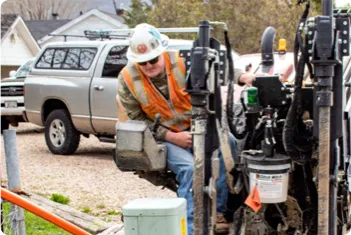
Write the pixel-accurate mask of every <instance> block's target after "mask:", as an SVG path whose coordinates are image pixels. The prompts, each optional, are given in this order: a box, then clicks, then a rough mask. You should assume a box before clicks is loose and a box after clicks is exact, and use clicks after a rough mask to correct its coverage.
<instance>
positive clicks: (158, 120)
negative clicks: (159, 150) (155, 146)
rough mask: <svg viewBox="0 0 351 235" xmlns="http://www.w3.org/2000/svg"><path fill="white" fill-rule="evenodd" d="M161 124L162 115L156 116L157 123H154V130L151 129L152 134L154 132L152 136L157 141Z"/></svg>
mask: <svg viewBox="0 0 351 235" xmlns="http://www.w3.org/2000/svg"><path fill="white" fill-rule="evenodd" d="M160 124H161V114H159V113H158V114H156V118H155V121H154V123H153V125H152V129H151V132H152V136H153V137H154V138H155V139H157V138H156V135H157V129H158V127H159V126H160Z"/></svg>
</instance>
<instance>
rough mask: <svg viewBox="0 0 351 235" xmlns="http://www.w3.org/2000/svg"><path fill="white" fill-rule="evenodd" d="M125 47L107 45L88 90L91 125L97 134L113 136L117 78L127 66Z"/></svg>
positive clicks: (115, 118) (115, 116)
mask: <svg viewBox="0 0 351 235" xmlns="http://www.w3.org/2000/svg"><path fill="white" fill-rule="evenodd" d="M127 48H128V47H127V46H125V45H116V44H107V45H106V47H105V49H104V51H103V52H102V54H101V56H100V59H99V62H98V64H97V66H96V70H95V73H94V78H93V80H92V83H91V88H90V104H91V117H92V125H93V128H94V130H95V132H97V133H99V134H106V135H115V125H116V122H117V104H116V94H117V76H118V74H119V72H120V71H121V70H122V68H123V67H124V66H125V65H126V64H127V58H126V53H127Z"/></svg>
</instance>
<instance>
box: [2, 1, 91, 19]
mask: <svg viewBox="0 0 351 235" xmlns="http://www.w3.org/2000/svg"><path fill="white" fill-rule="evenodd" d="M86 3H87V0H75V1H72V0H8V1H6V2H4V3H3V4H2V6H1V8H2V10H3V8H4V9H6V11H7V12H4V11H2V13H16V14H19V15H21V17H22V18H23V19H25V20H48V19H52V18H53V14H57V16H58V17H59V18H60V19H72V18H74V17H76V16H77V15H79V12H80V11H84V10H86V5H87V4H86Z"/></svg>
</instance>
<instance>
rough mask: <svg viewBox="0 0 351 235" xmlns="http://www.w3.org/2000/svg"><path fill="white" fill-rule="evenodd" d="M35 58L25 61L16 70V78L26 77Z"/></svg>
mask: <svg viewBox="0 0 351 235" xmlns="http://www.w3.org/2000/svg"><path fill="white" fill-rule="evenodd" d="M32 63H33V60H28V61H27V62H26V63H24V64H23V65H22V66H21V67H20V68H19V69H18V70H17V72H16V75H15V77H16V78H25V77H26V76H27V74H28V72H29V68H30V66H31V65H32Z"/></svg>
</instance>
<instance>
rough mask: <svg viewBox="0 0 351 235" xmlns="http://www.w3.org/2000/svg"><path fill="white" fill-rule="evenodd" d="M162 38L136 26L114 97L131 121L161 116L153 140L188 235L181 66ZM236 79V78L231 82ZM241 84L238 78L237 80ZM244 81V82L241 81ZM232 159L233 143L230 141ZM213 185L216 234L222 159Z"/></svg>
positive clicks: (222, 195) (188, 140)
mask: <svg viewBox="0 0 351 235" xmlns="http://www.w3.org/2000/svg"><path fill="white" fill-rule="evenodd" d="M168 41H169V39H168V37H167V36H166V35H163V34H160V33H159V32H158V30H157V29H156V28H155V27H153V26H151V25H149V24H145V23H144V24H139V25H137V26H136V27H135V30H134V33H133V35H132V37H131V38H130V44H129V48H128V52H127V58H128V60H129V64H128V65H127V66H126V67H125V68H124V69H123V70H122V71H121V73H120V75H119V77H118V82H119V84H118V97H119V100H120V102H121V103H122V106H123V107H124V108H125V110H126V113H127V115H128V117H129V118H130V119H132V120H143V121H146V122H147V123H148V124H149V125H151V124H153V120H154V119H155V116H156V114H158V113H159V114H161V125H160V127H159V128H158V131H157V138H158V139H159V140H160V141H163V142H164V143H165V144H166V146H167V167H168V168H169V169H170V170H171V171H173V172H174V173H175V174H176V180H177V182H178V183H179V187H178V196H179V197H182V198H185V199H186V200H187V214H188V234H190V235H192V234H193V207H194V201H193V195H192V190H191V189H192V186H193V171H194V170H193V169H194V156H193V154H192V151H191V148H192V136H191V133H190V132H189V128H190V121H191V109H192V106H191V104H190V95H189V94H188V93H187V92H185V91H184V89H185V85H186V84H185V83H186V82H185V74H186V71H185V66H184V63H183V60H182V59H181V58H180V57H179V55H178V52H175V51H166V49H167V46H168ZM240 75H242V73H241V74H238V73H237V77H239V76H240ZM243 78H244V76H243ZM245 79H247V78H245ZM231 148H232V153H235V141H234V137H233V136H231ZM219 157H220V177H219V179H218V180H217V224H216V230H217V232H221V233H223V232H228V231H229V225H228V223H227V221H226V220H225V218H224V216H223V213H224V212H225V210H226V204H227V197H228V187H227V184H226V170H225V166H224V162H223V159H222V155H221V154H219Z"/></svg>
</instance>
